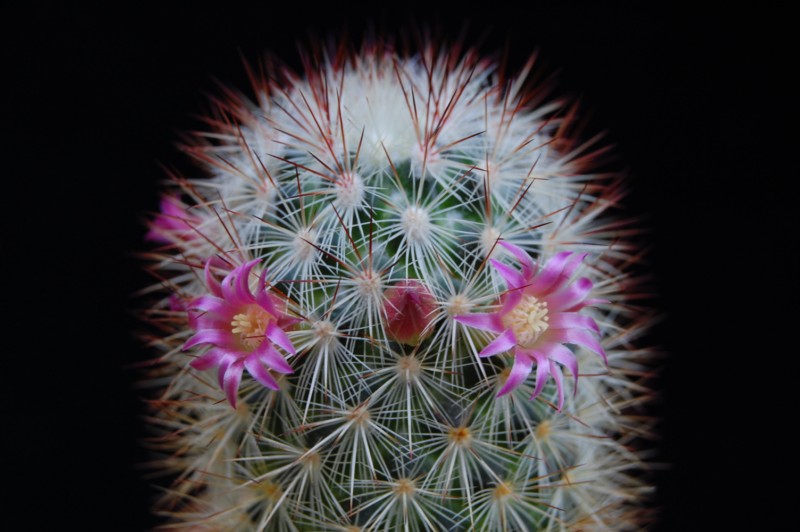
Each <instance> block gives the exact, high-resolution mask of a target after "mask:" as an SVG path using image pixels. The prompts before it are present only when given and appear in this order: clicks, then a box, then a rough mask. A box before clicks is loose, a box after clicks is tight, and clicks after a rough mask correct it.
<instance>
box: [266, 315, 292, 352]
mask: <svg viewBox="0 0 800 532" xmlns="http://www.w3.org/2000/svg"><path fill="white" fill-rule="evenodd" d="M265 333H266V335H267V338H269V339H270V340H271V341H272V342H273V343H275V344H277V345H278V346H279V347H282V348H283V349H284V350H285V351H288V352H289V353H291V354H293V355H296V354H297V351H295V349H294V344H292V341H291V340H290V339H289V337H288V336H286V333H285V332H284V331H283V329H281V328H280V327H279V326H278V324H277V323H275V322H274V321H271V322H270V323H269V325H267V330H266V331H265Z"/></svg>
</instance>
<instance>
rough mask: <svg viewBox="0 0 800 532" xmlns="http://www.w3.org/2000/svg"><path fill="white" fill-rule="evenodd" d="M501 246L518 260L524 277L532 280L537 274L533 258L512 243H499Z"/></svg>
mask: <svg viewBox="0 0 800 532" xmlns="http://www.w3.org/2000/svg"><path fill="white" fill-rule="evenodd" d="M499 244H500V245H501V246H503V247H504V248H505V249H507V250H508V251H509V252H510V253H511V254H512V255H514V257H516V259H517V260H518V261H519V263H520V266H522V276H523V277H524V278H525V279H530V278H531V277H533V275H534V273H536V265H535V264H534V262H533V260H532V259H531V256H530V255H528V253H526V252H525V250H523V249H521V248H519V247H517V246H515V245H514V244H512V243H510V242H505V241H504V242H499Z"/></svg>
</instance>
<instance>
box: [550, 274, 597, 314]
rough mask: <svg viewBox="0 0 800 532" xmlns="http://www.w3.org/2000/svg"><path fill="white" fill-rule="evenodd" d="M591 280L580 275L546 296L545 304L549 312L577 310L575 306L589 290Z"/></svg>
mask: <svg viewBox="0 0 800 532" xmlns="http://www.w3.org/2000/svg"><path fill="white" fill-rule="evenodd" d="M592 286H593V285H592V281H590V280H589V279H587V278H586V277H581V278H580V279H578V280H577V281H575V282H574V283H572V284H571V285H569V286H568V287H567V288H565V289H564V290H561V291H560V292H557V293H555V294H553V295H551V296H548V297H547V304H548V306H549V307H550V311H551V312H559V311H570V310H577V309H576V308H575V307H584V306H585V305H580V304H581V303H582V302H583V300H584V299H586V296H588V295H589V292H591V290H592Z"/></svg>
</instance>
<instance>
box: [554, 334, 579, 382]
mask: <svg viewBox="0 0 800 532" xmlns="http://www.w3.org/2000/svg"><path fill="white" fill-rule="evenodd" d="M548 350H549V352H548V356H549V358H550V360H554V361H556V362H558V363H559V364H562V365H564V366H566V367H568V368H569V371H570V372H571V373H572V376H573V378H574V379H575V391H576V392H577V391H578V359H577V358H575V355H574V354H573V353H572V351H570V350H569V349H567V348H566V347H564V346H563V345H561V344H549V345H548Z"/></svg>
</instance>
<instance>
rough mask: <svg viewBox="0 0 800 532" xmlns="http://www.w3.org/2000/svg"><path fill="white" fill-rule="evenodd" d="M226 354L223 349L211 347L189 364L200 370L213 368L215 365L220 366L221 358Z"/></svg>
mask: <svg viewBox="0 0 800 532" xmlns="http://www.w3.org/2000/svg"><path fill="white" fill-rule="evenodd" d="M224 355H225V353H224V352H223V351H218V350H216V349H211V350H209V352H208V353H206V354H205V355H203V356H201V357H198V358H195V359H194V360H192V362H191V363H190V364H189V365H190V366H192V367H193V368H194V369H196V370H198V371H205V370H207V369H211V368H213V367H215V366H218V365H219V363H220V360H221V359H222V357H223V356H224Z"/></svg>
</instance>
